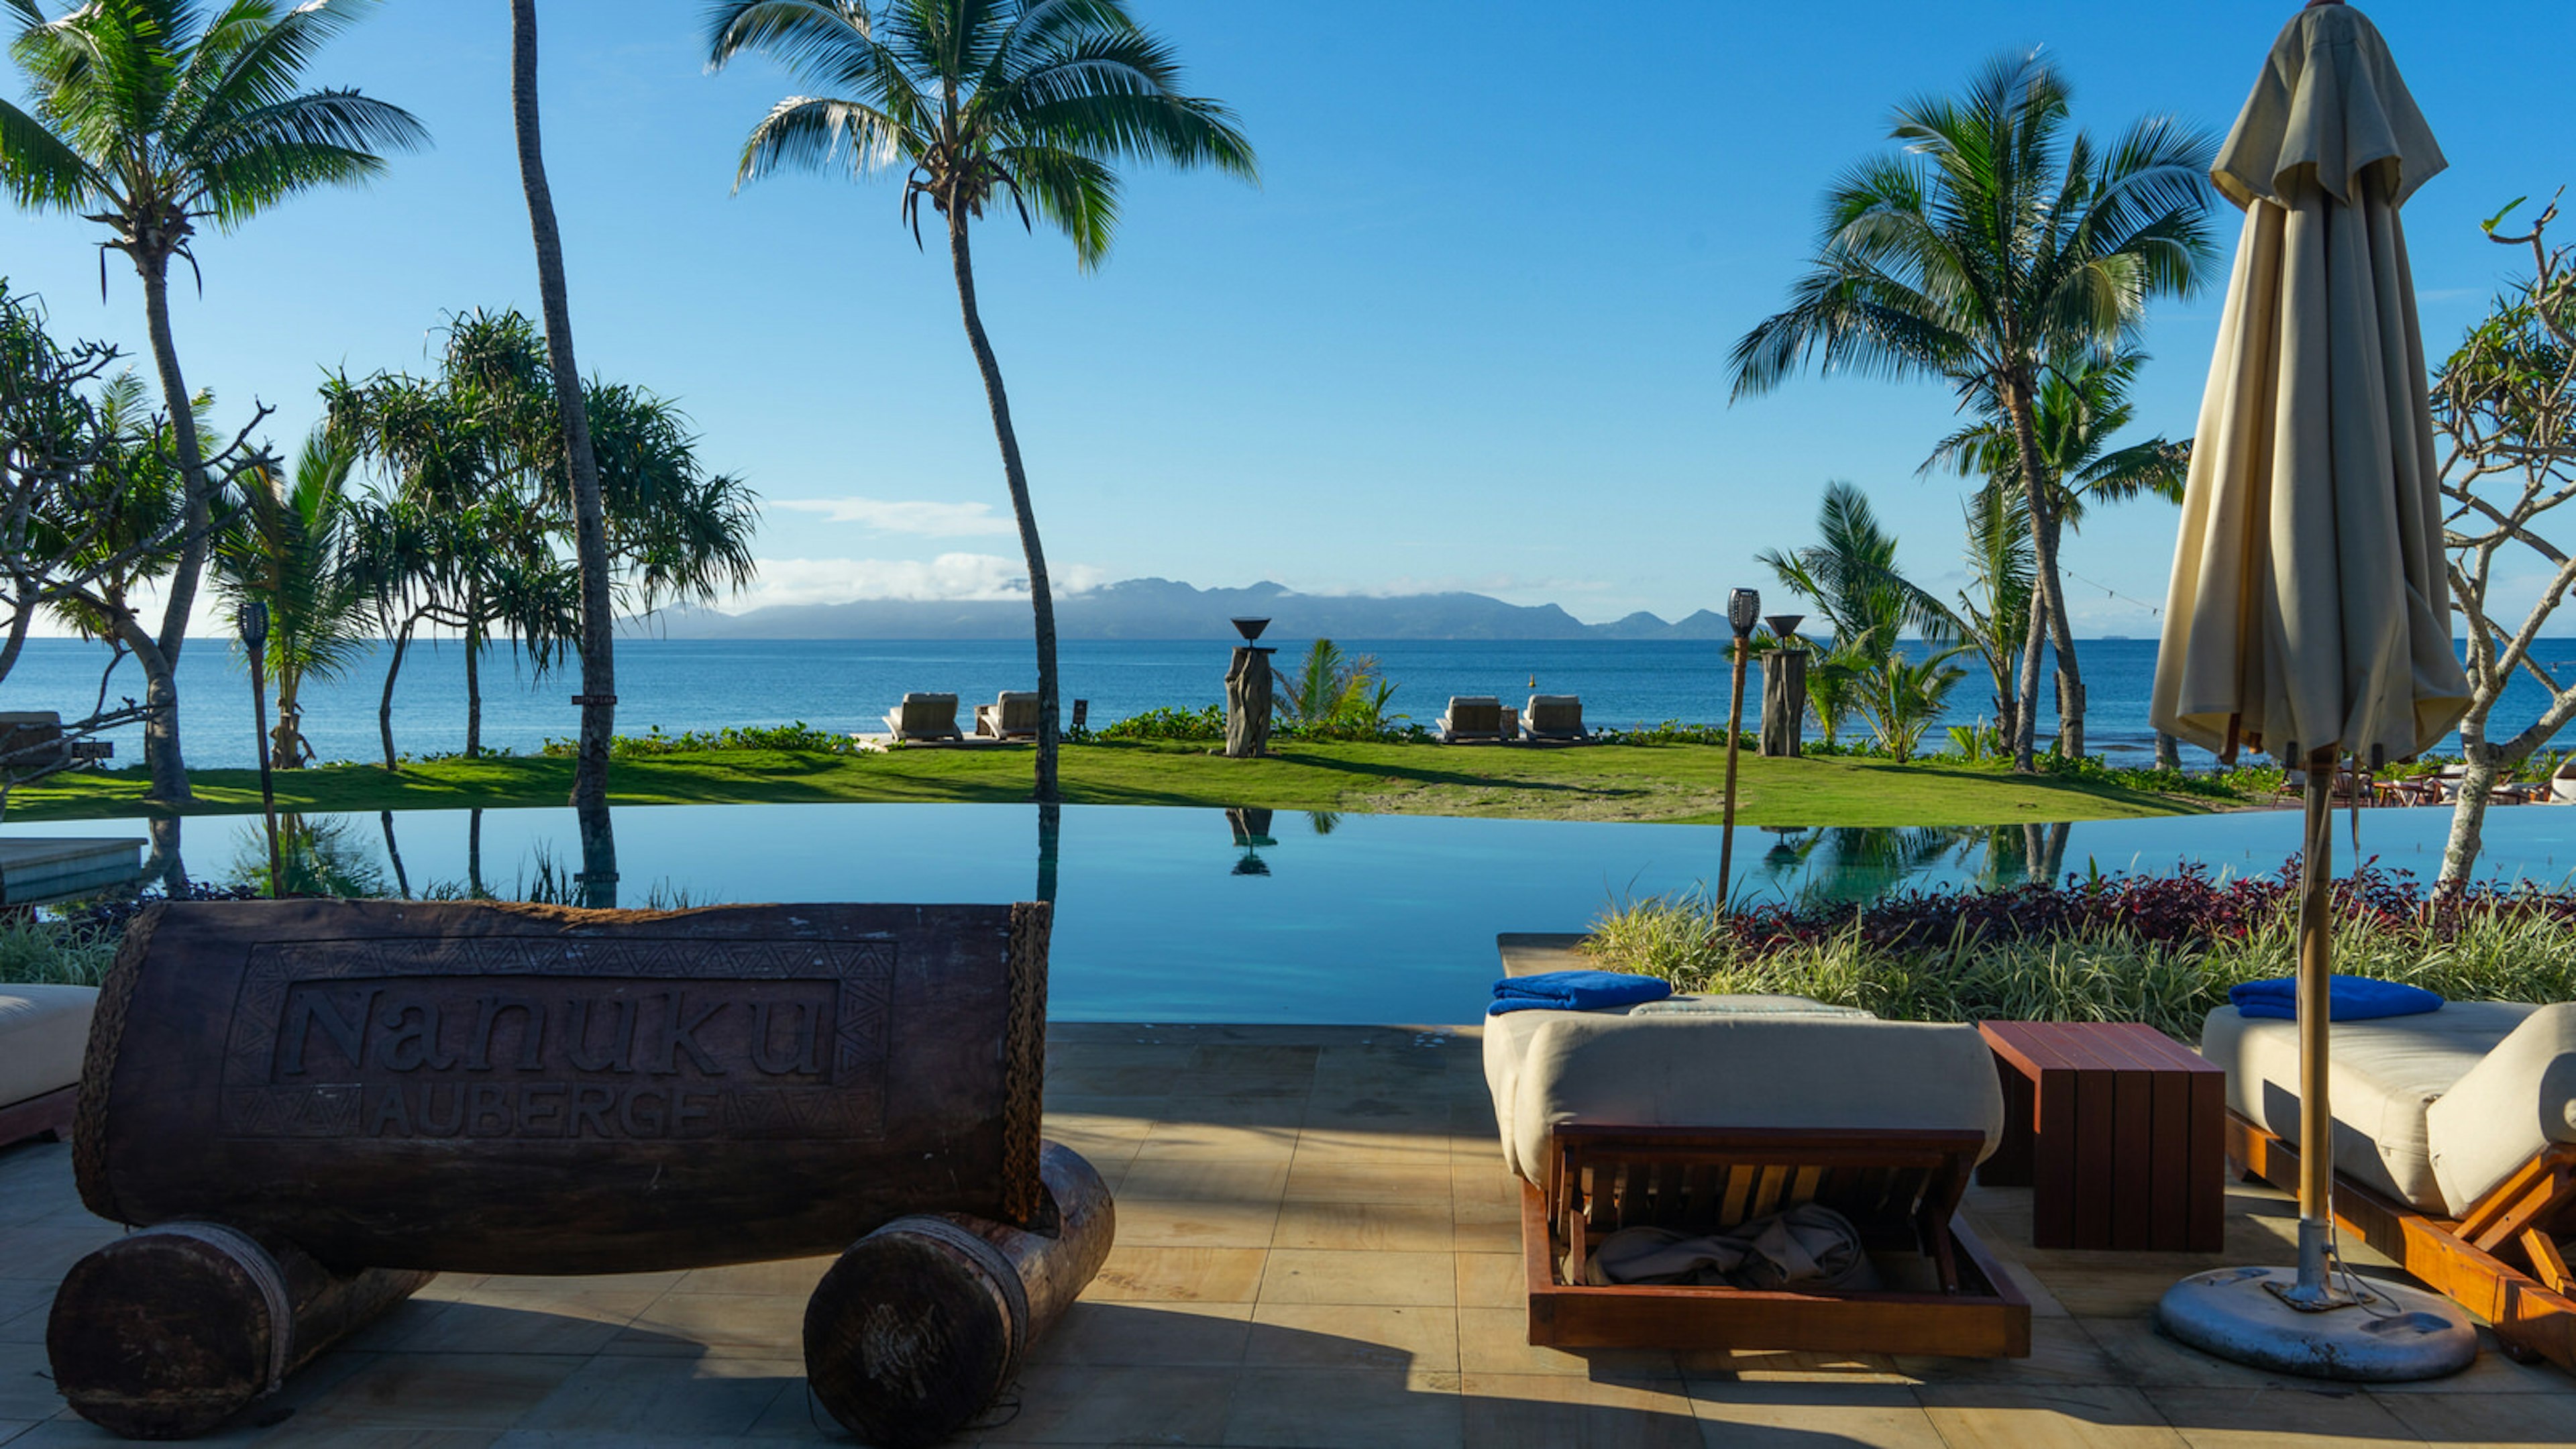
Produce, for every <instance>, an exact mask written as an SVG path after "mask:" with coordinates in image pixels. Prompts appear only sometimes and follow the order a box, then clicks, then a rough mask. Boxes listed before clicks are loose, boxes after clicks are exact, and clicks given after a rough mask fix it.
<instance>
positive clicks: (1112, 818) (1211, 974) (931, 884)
mask: <svg viewBox="0 0 2576 1449" xmlns="http://www.w3.org/2000/svg"><path fill="white" fill-rule="evenodd" d="M2450 818H2451V817H2450V812H2449V811H2447V810H2366V811H2363V812H2362V819H2361V834H2362V854H2363V855H2364V856H2369V857H2376V858H2377V859H2378V861H2379V862H2380V864H2381V865H2382V866H2384V867H2386V868H2390V869H2396V870H2406V871H2411V872H2413V873H2414V874H2415V875H2416V876H2417V877H2418V878H2419V879H2429V878H2430V877H2431V875H2432V873H2433V871H2434V869H2435V867H2436V866H2438V865H2439V864H2440V860H2441V844H2442V835H2443V832H2444V830H2445V829H2446V828H2447V827H2448V825H2449V823H2450ZM310 823H312V824H313V825H315V826H316V827H318V829H319V831H320V833H321V835H322V837H323V838H324V840H325V842H326V846H325V849H326V850H327V853H328V855H329V858H330V859H331V862H332V867H333V873H334V874H335V875H336V876H337V877H338V878H339V879H340V880H341V881H342V882H343V886H342V888H344V889H357V890H366V891H370V892H381V893H384V894H401V893H403V892H404V891H405V890H408V891H409V892H411V893H414V894H419V893H424V892H431V893H441V894H453V893H457V892H460V891H466V890H472V889H475V888H477V887H479V888H480V889H482V890H484V891H488V892H491V893H492V894H495V895H499V896H504V897H519V896H527V895H531V894H543V893H544V883H545V882H546V881H547V880H549V879H558V880H559V879H560V878H561V877H562V876H563V875H564V874H566V873H568V872H570V871H571V870H573V869H575V868H577V864H578V861H579V857H580V846H579V835H578V833H577V831H576V829H575V826H574V820H573V814H572V812H571V811H570V810H567V809H527V810H483V811H467V810H434V811H410V812H404V813H401V814H397V815H394V816H391V817H389V818H385V817H379V816H375V815H341V816H316V817H311V822H310ZM2299 823H2300V822H2299V815H2298V813H2297V812H2296V811H2289V810H2275V811H2254V812H2247V813H2242V814H2233V815H2213V816H2181V817H2173V818H2167V819H2154V820H2120V821H2085V822H2078V823H2076V824H2072V825H2056V826H2010V827H2005V828H2002V829H1973V830H1968V829H1953V830H1942V829H1910V830H1844V829H1834V830H1757V829H1752V828H1746V829H1743V830H1740V831H1738V833H1737V839H1736V843H1735V864H1736V870H1737V884H1738V887H1739V890H1740V892H1741V894H1742V895H1743V896H1745V897H1749V898H1752V899H1756V900H1770V899H1797V898H1807V899H1815V898H1819V897H1822V898H1834V899H1855V898H1861V897H1866V896H1869V895H1873V894H1876V893H1878V892H1881V891H1884V890H1887V889H1890V888H1893V887H1896V886H1900V885H1935V884H1955V883H1980V884H2008V883H2012V882H2016V881H2019V880H2023V879H2027V878H2029V877H2030V876H2031V875H2033V874H2040V875H2055V874H2059V873H2061V872H2071V873H2075V874H2079V875H2080V874H2083V873H2085V872H2087V871H2088V870H2091V869H2097V868H2098V869H2100V870H2102V871H2104V872H2108V873H2119V872H2130V871H2163V870H2170V869H2171V868H2173V866H2174V865H2175V864H2177V863H2178V862H2182V861H2198V862H2201V863H2204V864H2206V865H2208V866H2210V867H2211V868H2212V869H2215V870H2221V871H2226V872H2229V873H2231V874H2235V875H2252V874H2262V873H2265V872H2270V871H2275V870H2278V869H2280V868H2281V866H2282V864H2283V863H2284V862H2285V861H2286V860H2287V859H2288V858H2289V857H2290V855H2291V854H2292V853H2293V852H2294V851H2296V850H2297V848H2298V835H2299ZM181 824H182V828H183V829H184V832H185V834H184V836H183V838H182V839H181V840H180V842H179V844H180V847H181V849H182V853H183V858H184V859H185V861H186V863H187V866H188V869H189V871H190V872H191V873H192V874H193V875H195V876H197V877H199V878H201V879H214V880H222V879H227V878H235V879H237V878H241V877H244V876H246V875H247V874H248V873H249V872H251V871H253V870H254V869H256V868H257V867H258V866H259V865H260V863H261V862H262V861H263V859H264V855H263V850H264V847H263V845H262V837H261V834H260V826H259V822H258V821H257V819H255V818H252V817H245V816H200V817H196V818H192V819H188V820H186V821H184V822H181ZM614 825H615V829H616V835H617V854H618V869H619V873H620V877H621V891H622V893H623V899H622V902H621V903H622V904H626V905H647V904H664V905H669V904H678V903H682V902H686V903H689V904H697V905H707V904H722V903H736V904H741V903H750V902H755V901H835V900H839V901H924V902H930V901H1013V900H1027V899H1029V898H1031V897H1032V896H1033V895H1034V894H1035V893H1036V892H1037V891H1038V889H1039V884H1038V882H1039V880H1040V862H1039V850H1040V848H1041V839H1040V835H1039V831H1038V816H1037V811H1036V809H1035V807H1033V806H1025V805H708V806H692V807H689V808H686V809H681V808H676V807H665V808H659V809H654V808H642V807H636V808H626V809H621V810H619V811H617V812H616V814H615V819H614ZM2336 827H2337V828H2336V842H2335V847H2336V857H2335V858H2336V863H2337V866H2338V868H2345V867H2348V866H2349V864H2350V863H2351V861H2352V860H2353V859H2354V857H2353V856H2352V854H2351V853H2350V847H2349V844H2348V841H2349V838H2350V837H2349V836H2348V835H2346V834H2345V828H2344V824H2343V822H2342V821H2341V820H2340V819H2339V820H2338V821H2337V822H2336ZM11 828H12V829H20V827H11ZM23 829H24V830H26V831H31V832H34V833H38V834H44V835H83V836H103V837H115V838H132V839H137V840H139V839H140V838H141V837H142V835H143V833H144V832H143V830H142V828H141V827H140V826H139V824H138V823H137V822H135V821H131V820H90V821H65V822H60V823H47V824H44V825H38V826H28V827H23ZM2486 834H2487V842H2488V851H2487V855H2486V857H2485V859H2484V860H2483V862H2482V863H2481V865H2482V872H2483V873H2484V874H2485V875H2486V876H2487V877H2488V878H2490V879H2499V880H2515V879H2521V880H2532V881H2538V882H2542V883H2547V884H2551V885H2560V884H2564V883H2565V881H2566V878H2567V875H2568V872H2569V870H2570V868H2571V867H2576V809H2563V810H2562V809H2549V808H2545V807H2541V806H2524V807H2521V808H2517V809H2505V810H2497V811H2494V812H2492V813H2491V814H2489V816H2488V817H2487V827H2486ZM1721 839H1722V836H1721V834H1720V831H1719V829H1718V827H1716V826H1707V825H1632V824H1610V823H1595V822H1588V821H1556V820H1460V819H1441V818H1437V817H1429V816H1398V815H1376V816H1370V815H1351V816H1317V815H1309V814H1306V813H1304V812H1299V811H1287V810H1282V811H1277V812H1267V811H1251V812H1241V813H1240V814H1237V815H1234V816H1232V817H1231V818H1230V815H1229V812H1226V811H1222V810H1209V809H1150V808H1142V807H1119V806H1080V805H1076V806H1067V807H1066V808H1065V809H1064V811H1063V815H1062V829H1061V834H1060V837H1059V841H1058V845H1057V868H1056V870H1055V873H1054V874H1055V880H1056V910H1057V916H1056V929H1055V938H1054V944H1053V947H1052V951H1051V957H1052V960H1051V970H1050V985H1049V991H1048V1006H1049V1011H1050V1014H1051V1015H1053V1016H1055V1017H1056V1018H1057V1019H1058V1020H1067V1021H1082V1020H1093V1021H1240V1022H1260V1021H1270V1022H1359V1023H1367V1022H1415V1023H1439V1022H1455V1021H1464V1020H1468V1019H1470V1018H1472V1017H1474V1016H1475V1015H1476V1014H1477V1013H1478V1012H1479V1011H1481V1010H1482V1008H1483V1005H1484V1002H1485V999H1486V993H1487V987H1488V985H1489V984H1490V983H1491V981H1492V980H1493V978H1494V976H1495V975H1496V974H1497V968H1496V962H1495V955H1494V936H1495V933H1497V932H1500V931H1579V930H1582V929H1583V928H1584V927H1585V926H1586V925H1587V924H1589V923H1590V922H1591V921H1592V920H1593V919H1594V918H1595V917H1596V916H1598V915H1599V914H1600V913H1601V911H1602V910H1603V908H1604V907H1606V906H1608V905H1610V904H1611V903H1612V902H1614V901H1616V900H1619V899H1622V898H1635V897H1642V896H1648V895H1657V894H1663V893H1667V892H1674V891H1687V890H1690V889H1692V888H1693V887H1695V886H1697V885H1699V884H1701V883H1702V882H1706V881H1710V880H1712V879H1713V878H1714V877H1715V875H1716V872H1717V856H1718V846H1719V842H1720V840H1721ZM397 861H398V862H399V863H398V864H397Z"/></svg>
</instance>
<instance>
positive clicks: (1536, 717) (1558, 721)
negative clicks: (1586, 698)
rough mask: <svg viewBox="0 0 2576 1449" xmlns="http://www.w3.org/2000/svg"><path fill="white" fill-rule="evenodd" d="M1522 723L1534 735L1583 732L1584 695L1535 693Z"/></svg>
mask: <svg viewBox="0 0 2576 1449" xmlns="http://www.w3.org/2000/svg"><path fill="white" fill-rule="evenodd" d="M1521 723H1522V724H1523V725H1524V726H1526V727H1527V728H1528V730H1529V732H1530V733H1531V734H1534V735H1579V734H1581V733H1583V696H1581V695H1579V694H1533V695H1531V696H1530V697H1529V707H1528V708H1527V709H1526V710H1524V711H1523V712H1522V714H1521Z"/></svg>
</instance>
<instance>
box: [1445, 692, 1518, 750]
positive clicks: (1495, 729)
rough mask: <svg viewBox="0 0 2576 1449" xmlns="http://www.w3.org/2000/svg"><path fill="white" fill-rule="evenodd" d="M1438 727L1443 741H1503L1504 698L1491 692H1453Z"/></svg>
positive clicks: (1473, 742) (1448, 742)
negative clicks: (1499, 697)
mask: <svg viewBox="0 0 2576 1449" xmlns="http://www.w3.org/2000/svg"><path fill="white" fill-rule="evenodd" d="M1439 731H1440V743H1442V744H1444V745H1463V744H1486V743H1500V742H1501V741H1502V739H1503V738H1504V736H1503V702H1502V701H1501V700H1500V699H1497V698H1495V697H1494V696H1493V695H1490V694H1453V695H1451V696H1449V708H1448V709H1447V710H1446V711H1444V712H1443V713H1442V714H1441V716H1440V724H1439Z"/></svg>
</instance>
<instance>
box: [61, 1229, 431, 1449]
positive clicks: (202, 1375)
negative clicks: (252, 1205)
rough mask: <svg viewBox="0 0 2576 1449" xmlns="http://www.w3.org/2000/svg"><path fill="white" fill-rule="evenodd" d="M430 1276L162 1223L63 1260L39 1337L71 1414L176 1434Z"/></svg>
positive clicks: (229, 1408) (273, 1381)
mask: <svg viewBox="0 0 2576 1449" xmlns="http://www.w3.org/2000/svg"><path fill="white" fill-rule="evenodd" d="M433 1276H435V1275H433V1274H430V1273H424V1272H417V1271H413V1270H409V1269H398V1268H361V1269H359V1270H358V1271H356V1272H354V1273H334V1272H332V1271H330V1270H329V1269H327V1268H325V1267H323V1266H322V1265H321V1264H319V1263H317V1262H315V1261H313V1259H312V1258H311V1257H310V1256H309V1255H307V1254H305V1253H302V1252H299V1251H298V1250H296V1249H295V1248H294V1247H292V1246H291V1245H288V1244H285V1243H262V1242H260V1241H258V1240H257V1239H255V1238H253V1237H251V1236H250V1235H249V1234H248V1233H243V1232H238V1231H236V1230H234V1229H232V1228H227V1227H222V1226H219V1225H217V1224H214V1223H189V1222H174V1223H164V1224H162V1225H161V1226H159V1227H153V1228H146V1229H144V1230H143V1231H141V1232H139V1233H134V1234H131V1235H129V1236H126V1237H123V1238H119V1239H117V1240H116V1241H115V1242H113V1243H110V1244H108V1245H107V1246H106V1247H104V1248H101V1249H99V1250H98V1251H97V1252H95V1253H92V1254H90V1255H89V1256H88V1257H86V1258H83V1259H81V1260H80V1261H79V1262H78V1263H75V1264H73V1265H72V1270H71V1272H70V1273H69V1274H67V1275H65V1277H64V1278H63V1286H62V1289H61V1291H60V1292H58V1293H56V1294H55V1295H54V1308H53V1314H52V1316H51V1318H50V1320H49V1321H48V1323H47V1325H46V1330H45V1347H46V1351H47V1354H48V1355H49V1356H50V1357H51V1358H52V1360H53V1365H54V1384H55V1387H56V1388H58V1389H60V1390H61V1391H62V1395H63V1397H64V1398H65V1399H68V1400H70V1401H71V1406H72V1408H73V1409H74V1410H75V1411H77V1412H78V1413H79V1414H80V1416H81V1417H82V1418H84V1419H87V1420H89V1421H90V1422H91V1423H93V1424H96V1425H98V1426H99V1427H101V1428H103V1429H106V1430H108V1431H109V1432H111V1433H116V1434H122V1435H124V1436H125V1437H127V1438H129V1439H184V1438H187V1437H189V1436H191V1435H195V1434H202V1433H204V1432H206V1431H207V1430H209V1429H211V1428H213V1427H215V1426H216V1425H217V1424H220V1423H222V1422H223V1421H224V1420H225V1419H228V1418H230V1417H231V1416H232V1415H234V1414H236V1413H238V1412H240V1411H241V1410H242V1409H244V1408H246V1407H248V1406H249V1405H250V1404H252V1403H254V1402H256V1401H258V1400H259V1399H262V1398H265V1397H267V1396H268V1395H269V1394H271V1393H274V1392H275V1391H276V1390H277V1388H278V1386H279V1385H280V1384H282V1383H283V1382H285V1379H286V1376H287V1375H288V1374H290V1373H293V1372H294V1371H295V1370H297V1369H299V1368H302V1367H303V1366H304V1365H305V1364H306V1363H309V1362H311V1361H312V1359H313V1357H314V1356H315V1355H316V1354H318V1353H320V1352H321V1351H322V1350H324V1349H326V1348H328V1347H330V1346H331V1345H332V1344H333V1343H335V1342H337V1341H339V1340H340V1339H342V1338H344V1337H346V1336H347V1335H348V1334H350V1333H352V1332H354V1331H355V1330H357V1329H359V1328H362V1327H364V1326H365V1325H366V1324H368V1323H370V1322H372V1321H374V1319H375V1318H376V1317H377V1316H378V1315H379V1314H381V1313H383V1312H384V1311H385V1310H386V1309H388V1308H391V1307H393V1306H394V1305H395V1304H397V1303H400V1302H401V1301H402V1300H404V1299H405V1298H408V1297H410V1296H411V1295H412V1292H413V1290H415V1289H417V1288H419V1287H420V1286H421V1285H422V1284H424V1283H426V1282H428V1281H429V1280H430V1279H431V1278H432V1277H433Z"/></svg>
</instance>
